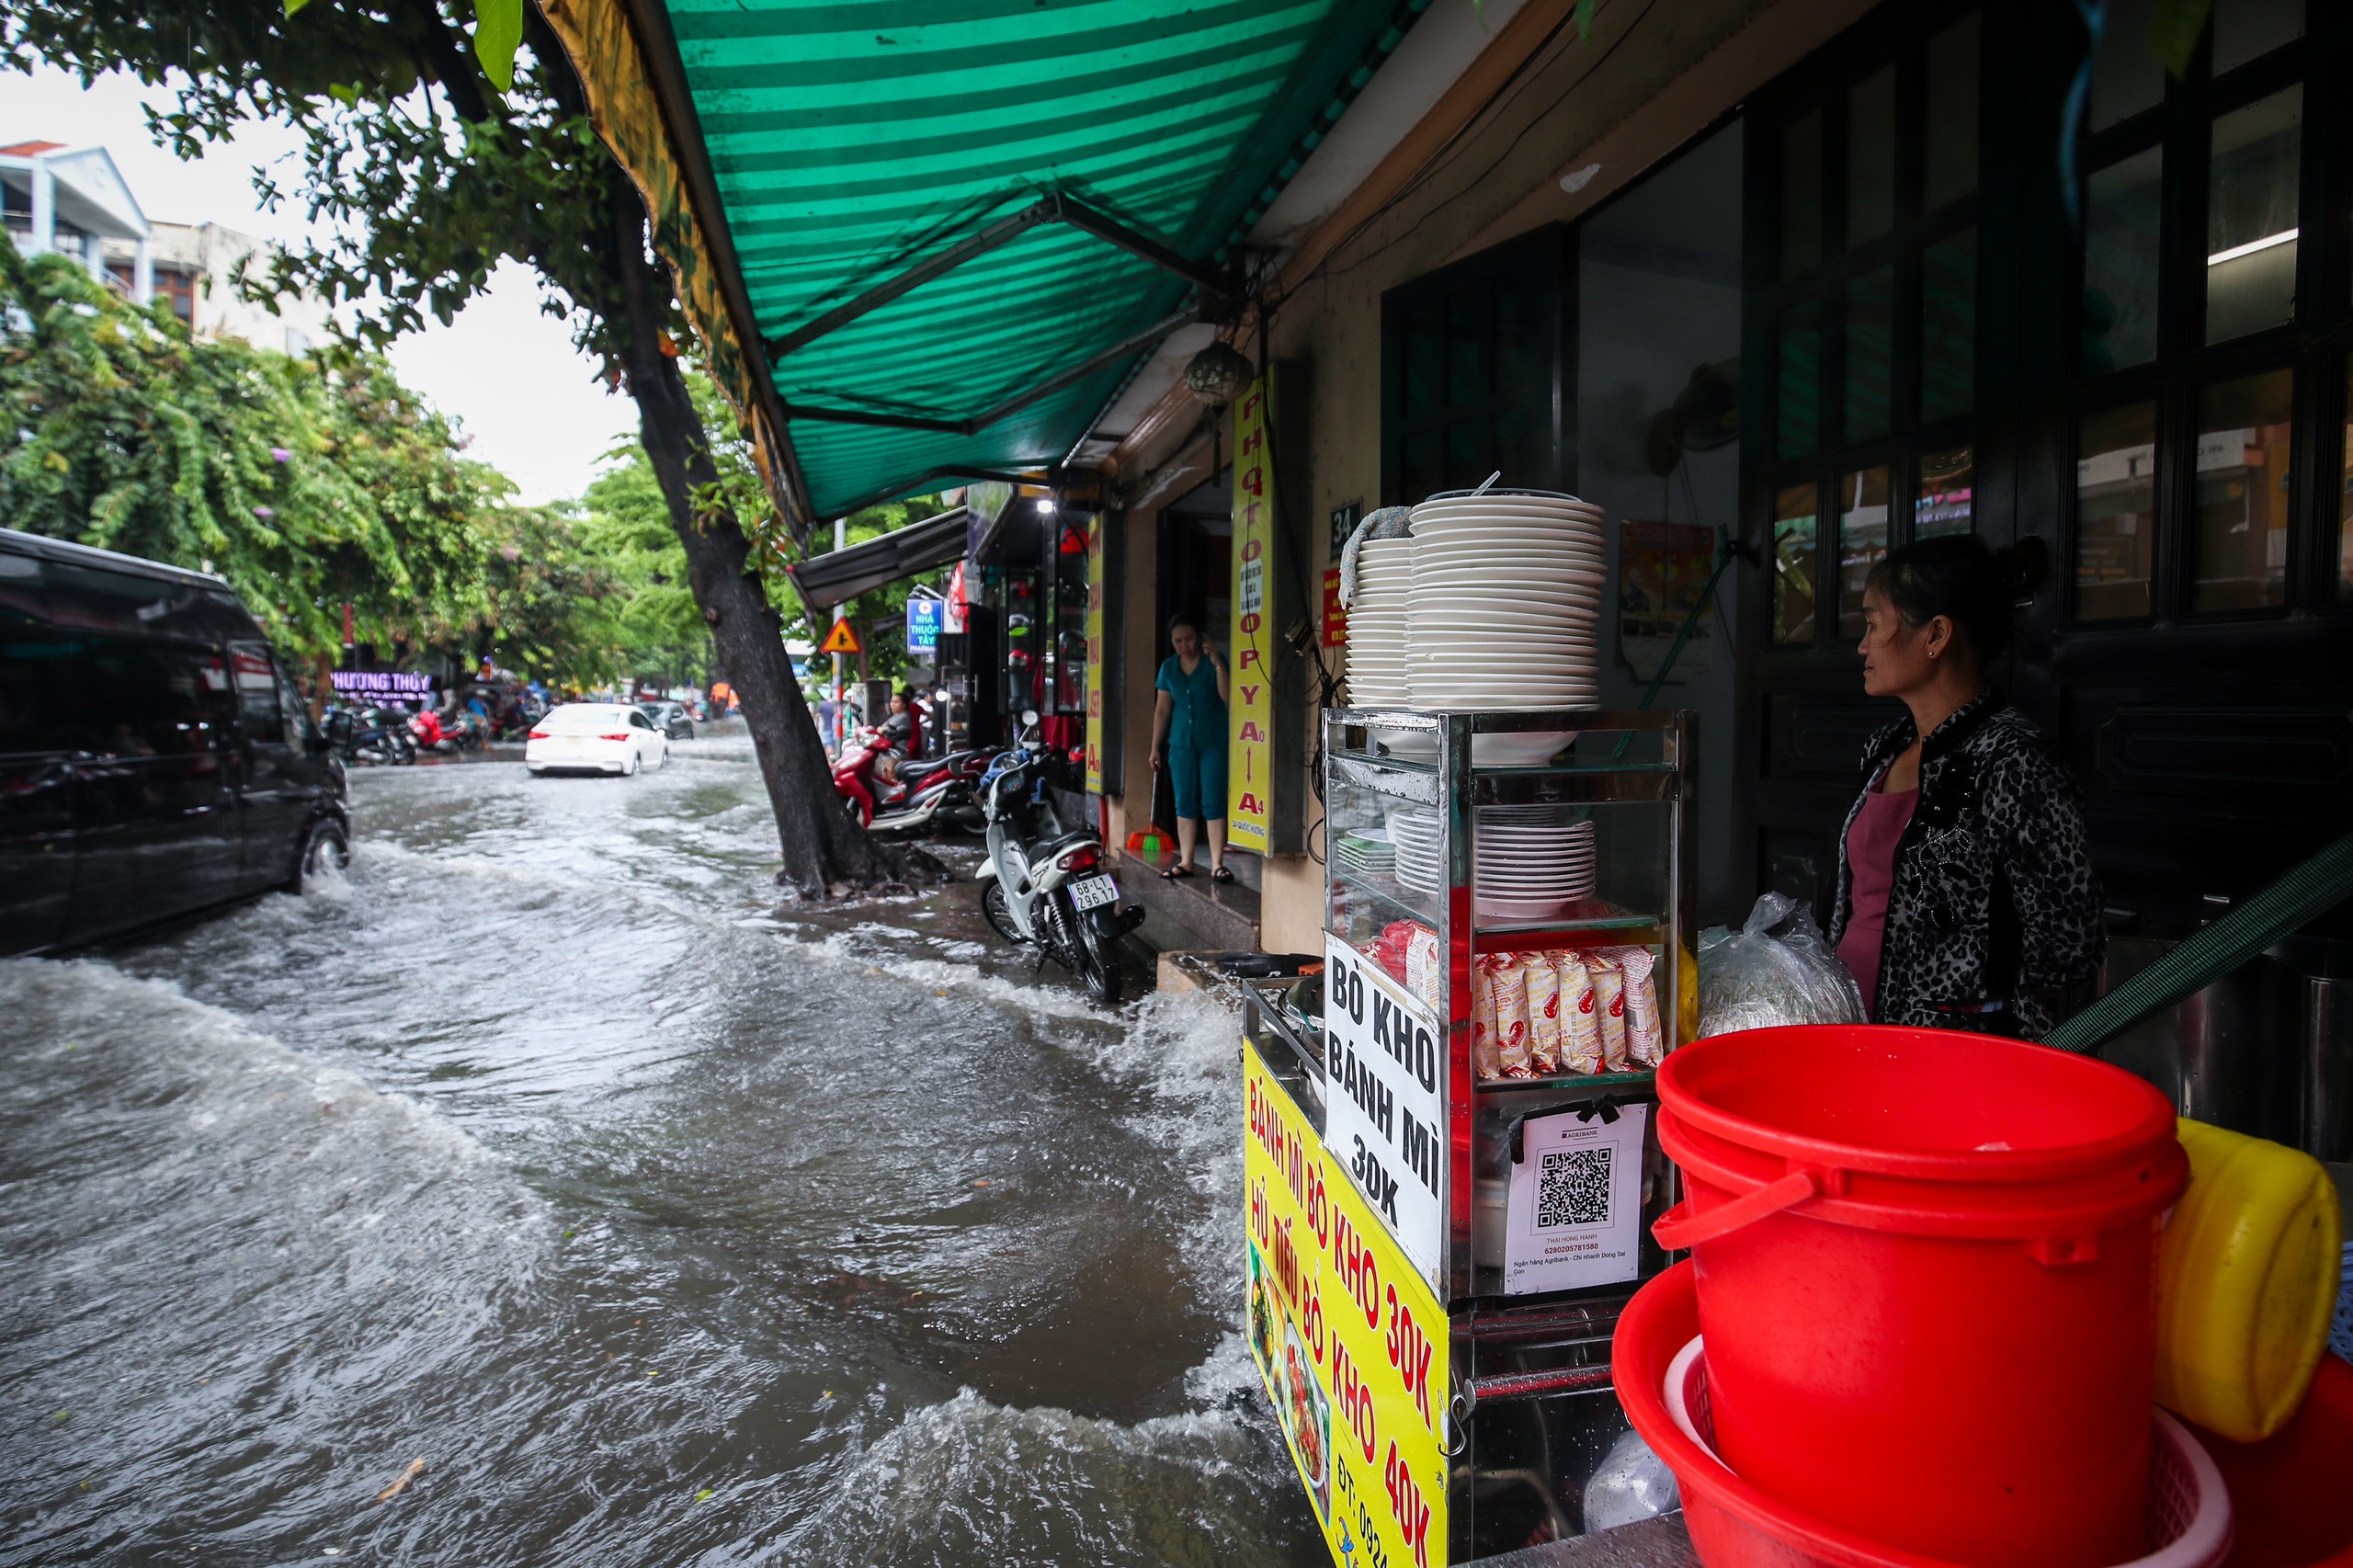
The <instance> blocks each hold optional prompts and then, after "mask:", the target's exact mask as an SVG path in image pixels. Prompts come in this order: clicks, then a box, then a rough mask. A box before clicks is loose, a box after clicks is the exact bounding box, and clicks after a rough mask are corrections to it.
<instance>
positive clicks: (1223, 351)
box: [1185, 341, 1256, 408]
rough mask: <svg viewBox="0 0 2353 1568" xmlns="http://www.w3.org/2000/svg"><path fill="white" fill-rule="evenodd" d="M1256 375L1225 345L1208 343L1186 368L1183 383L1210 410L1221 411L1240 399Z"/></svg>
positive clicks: (1248, 364)
mask: <svg viewBox="0 0 2353 1568" xmlns="http://www.w3.org/2000/svg"><path fill="white" fill-rule="evenodd" d="M1254 374H1256V372H1255V370H1254V369H1252V367H1251V364H1250V361H1249V360H1248V359H1246V358H1243V356H1242V355H1241V354H1239V353H1238V352H1236V351H1235V349H1234V347H1233V345H1232V344H1229V343H1225V342H1222V341H1221V342H1217V343H1212V344H1211V345H1210V346H1209V347H1207V348H1204V349H1202V350H1201V351H1200V352H1199V354H1196V355H1194V356H1193V358H1192V360H1191V362H1190V363H1189V364H1188V365H1187V366H1186V367H1185V384H1186V386H1188V387H1189V388H1191V389H1192V392H1193V395H1194V396H1195V397H1197V398H1199V399H1200V400H1201V401H1202V402H1203V403H1207V404H1208V405H1209V406H1210V407H1211V408H1223V407H1224V406H1225V405H1226V404H1227V403H1232V402H1233V400H1234V399H1235V398H1237V397H1240V396H1241V395H1242V392H1243V389H1244V388H1245V387H1247V386H1248V385H1249V384H1250V379H1251V377H1252V376H1253V375H1254Z"/></svg>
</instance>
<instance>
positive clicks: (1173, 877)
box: [1160, 866, 1193, 882]
mask: <svg viewBox="0 0 2353 1568" xmlns="http://www.w3.org/2000/svg"><path fill="white" fill-rule="evenodd" d="M1192 874H1193V868H1192V867H1190V866H1171V867H1169V868H1168V869H1166V870H1165V871H1163V872H1161V873H1160V880H1161V881H1164V882H1173V881H1180V880H1182V879H1183V878H1186V877H1189V876H1191V875H1192Z"/></svg>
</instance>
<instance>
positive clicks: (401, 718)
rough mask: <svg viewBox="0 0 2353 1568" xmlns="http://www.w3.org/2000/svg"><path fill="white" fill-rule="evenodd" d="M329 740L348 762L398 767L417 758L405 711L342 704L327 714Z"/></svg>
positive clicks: (336, 752) (338, 753)
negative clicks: (403, 712) (398, 711)
mask: <svg viewBox="0 0 2353 1568" xmlns="http://www.w3.org/2000/svg"><path fill="white" fill-rule="evenodd" d="M326 733H327V742H328V744H329V746H330V747H331V748H332V749H333V750H334V751H335V754H336V755H337V756H341V757H342V758H343V760H344V761H346V762H348V763H373V764H377V765H379V766H389V767H398V766H400V765H403V764H405V763H411V762H415V760H416V742H415V739H414V738H413V737H412V736H411V735H410V734H409V731H408V721H407V716H406V715H405V714H398V713H388V712H386V711H385V710H383V709H381V708H340V709H337V710H335V711H334V712H332V713H330V714H328V715H327V722H326Z"/></svg>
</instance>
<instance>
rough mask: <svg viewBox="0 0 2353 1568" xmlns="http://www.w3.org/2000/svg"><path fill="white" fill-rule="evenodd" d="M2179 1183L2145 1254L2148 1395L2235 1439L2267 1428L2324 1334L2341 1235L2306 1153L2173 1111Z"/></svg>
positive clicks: (2307, 1369)
mask: <svg viewBox="0 0 2353 1568" xmlns="http://www.w3.org/2000/svg"><path fill="white" fill-rule="evenodd" d="M2180 1135H2181V1145H2182V1147H2183V1149H2185V1150H2186V1151H2188V1154H2189V1190H2188V1191H2187V1192H2185V1193H2183V1194H2182V1198H2181V1201H2180V1202H2179V1203H2178V1204H2177V1205H2176V1206H2175V1208H2174V1211H2173V1218H2172V1219H2171V1220H2170V1221H2167V1222H2166V1225H2165V1236H2164V1238H2163V1241H2162V1242H2161V1244H2160V1245H2159V1247H2158V1252H2157V1403H2159V1404H2162V1405H2164V1406H2165V1408H2166V1409H2168V1410H2170V1411H2172V1412H2174V1413H2175V1414H2176V1415H2182V1416H2186V1417H2188V1419H2189V1420H2191V1421H2194V1422H2196V1423H2197V1424H2198V1425H2199V1426H2203V1427H2205V1428H2207V1429H2208V1430H2209V1431H2212V1432H2218V1433H2220V1434H2221V1435H2222V1436H2223V1437H2230V1438H2233V1439H2235V1440H2236V1441H2238V1442H2242V1443H2251V1442H2254V1441H2256V1439H2257V1438H2261V1437H2269V1436H2271V1434H2272V1433H2274V1432H2276V1431H2278V1430H2279V1428H2280V1426H2283V1425H2284V1424H2285V1423H2286V1422H2287V1420H2288V1418H2289V1417H2290V1415H2294V1414H2295V1413H2296V1408H2297V1406H2299V1405H2301V1404H2302V1403H2303V1400H2304V1392H2305V1391H2306V1390H2307V1389H2308V1388H2310V1387H2311V1386H2312V1381H2313V1369H2314V1368H2315V1367H2316V1366H2318V1365H2319V1363H2320V1357H2321V1352H2322V1350H2323V1349H2324V1348H2325V1346H2326V1345H2327V1342H2328V1324H2329V1317H2330V1314H2331V1313H2332V1312H2335V1310H2336V1289H2337V1275H2338V1271H2339V1269H2340V1267H2342V1254H2341V1249H2342V1247H2343V1245H2344V1233H2343V1230H2342V1221H2341V1218H2340V1216H2339V1214H2338V1210H2337V1202H2336V1186H2335V1185H2334V1184H2333V1183H2331V1182H2330V1180H2329V1179H2328V1173H2327V1172H2326V1171H2325V1170H2324V1169H2322V1168H2321V1165H2320V1162H2319V1161H2317V1160H2315V1159H2313V1157H2312V1156H2311V1155H2309V1154H2306V1153H2301V1152H2300V1151H2298V1150H2294V1149H2290V1148H2289V1147H2287V1146H2286V1145H2285V1144H2281V1143H2273V1142H2268V1141H2266V1140H2264V1139H2261V1138H2249V1137H2246V1136H2245V1135H2244V1134H2242V1133H2237V1132H2228V1131H2223V1130H2222V1128H2219V1127H2210V1126H2208V1125H2207V1124H2206V1123H2204V1122H2202V1121H2191V1120H2189V1119H2187V1118H2185V1119H2182V1121H2181V1124H2180Z"/></svg>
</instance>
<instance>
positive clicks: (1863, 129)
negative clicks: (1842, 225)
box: [1847, 65, 1895, 245]
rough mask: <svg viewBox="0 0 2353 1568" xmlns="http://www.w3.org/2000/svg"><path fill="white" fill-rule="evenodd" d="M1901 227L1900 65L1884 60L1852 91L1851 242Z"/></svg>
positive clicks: (1849, 108)
mask: <svg viewBox="0 0 2353 1568" xmlns="http://www.w3.org/2000/svg"><path fill="white" fill-rule="evenodd" d="M1894 227H1895V67H1894V66H1893V65H1882V66H1881V67H1880V68H1879V69H1878V70H1876V71H1874V72H1872V73H1871V74H1870V75H1868V76H1866V77H1864V78H1863V79H1862V80H1861V81H1859V82H1858V83H1856V84H1855V85H1854V88H1853V90H1852V91H1850V92H1849V93H1848V94H1847V244H1849V245H1859V244H1863V243H1864V242H1865V241H1868V240H1875V239H1877V238H1879V237H1880V236H1881V234H1884V233H1887V232H1888V231H1889V230H1891V229H1893V228H1894Z"/></svg>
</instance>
